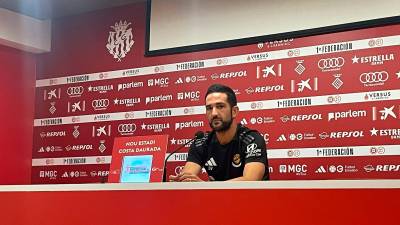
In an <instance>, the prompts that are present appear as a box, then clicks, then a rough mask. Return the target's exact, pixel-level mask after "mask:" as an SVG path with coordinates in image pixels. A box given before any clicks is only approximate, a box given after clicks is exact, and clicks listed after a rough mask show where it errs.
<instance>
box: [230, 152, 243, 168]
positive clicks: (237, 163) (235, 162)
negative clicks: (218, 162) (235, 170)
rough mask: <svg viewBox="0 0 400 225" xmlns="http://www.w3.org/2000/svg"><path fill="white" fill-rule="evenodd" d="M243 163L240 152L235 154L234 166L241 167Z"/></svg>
mask: <svg viewBox="0 0 400 225" xmlns="http://www.w3.org/2000/svg"><path fill="white" fill-rule="evenodd" d="M241 165H242V161H241V159H240V154H235V155H233V159H232V166H233V167H240V166H241Z"/></svg>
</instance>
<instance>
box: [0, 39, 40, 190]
mask: <svg viewBox="0 0 400 225" xmlns="http://www.w3.org/2000/svg"><path fill="white" fill-rule="evenodd" d="M35 70H36V60H35V56H34V55H32V54H29V53H25V52H23V51H19V50H15V49H12V48H9V47H5V46H0V90H1V91H0V93H1V99H2V104H1V110H0V118H1V119H2V121H1V126H0V139H1V148H2V149H1V150H0V168H1V169H0V184H30V183H31V164H32V137H33V113H34V95H35V79H36V72H35Z"/></svg>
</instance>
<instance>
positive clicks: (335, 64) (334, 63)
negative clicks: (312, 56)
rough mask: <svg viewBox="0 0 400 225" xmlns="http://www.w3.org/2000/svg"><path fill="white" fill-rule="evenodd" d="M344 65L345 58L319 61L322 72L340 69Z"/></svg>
mask: <svg viewBox="0 0 400 225" xmlns="http://www.w3.org/2000/svg"><path fill="white" fill-rule="evenodd" d="M343 65H344V58H343V57H337V58H328V59H320V60H319V61H318V67H319V68H320V69H321V70H326V69H332V68H339V67H342V66H343Z"/></svg>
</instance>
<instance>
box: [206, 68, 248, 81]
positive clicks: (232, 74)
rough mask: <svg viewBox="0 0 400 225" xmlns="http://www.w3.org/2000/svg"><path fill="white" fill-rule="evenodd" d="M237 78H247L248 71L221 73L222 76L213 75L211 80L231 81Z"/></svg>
mask: <svg viewBox="0 0 400 225" xmlns="http://www.w3.org/2000/svg"><path fill="white" fill-rule="evenodd" d="M237 77H247V71H246V70H240V71H235V72H227V73H220V74H216V73H215V74H213V75H211V79H213V80H216V79H218V78H219V79H230V78H237Z"/></svg>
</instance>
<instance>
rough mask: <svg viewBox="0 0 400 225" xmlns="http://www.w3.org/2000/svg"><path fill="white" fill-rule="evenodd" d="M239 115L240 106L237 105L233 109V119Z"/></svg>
mask: <svg viewBox="0 0 400 225" xmlns="http://www.w3.org/2000/svg"><path fill="white" fill-rule="evenodd" d="M238 114H239V106H237V105H235V106H233V107H232V118H236V117H237V115H238Z"/></svg>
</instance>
